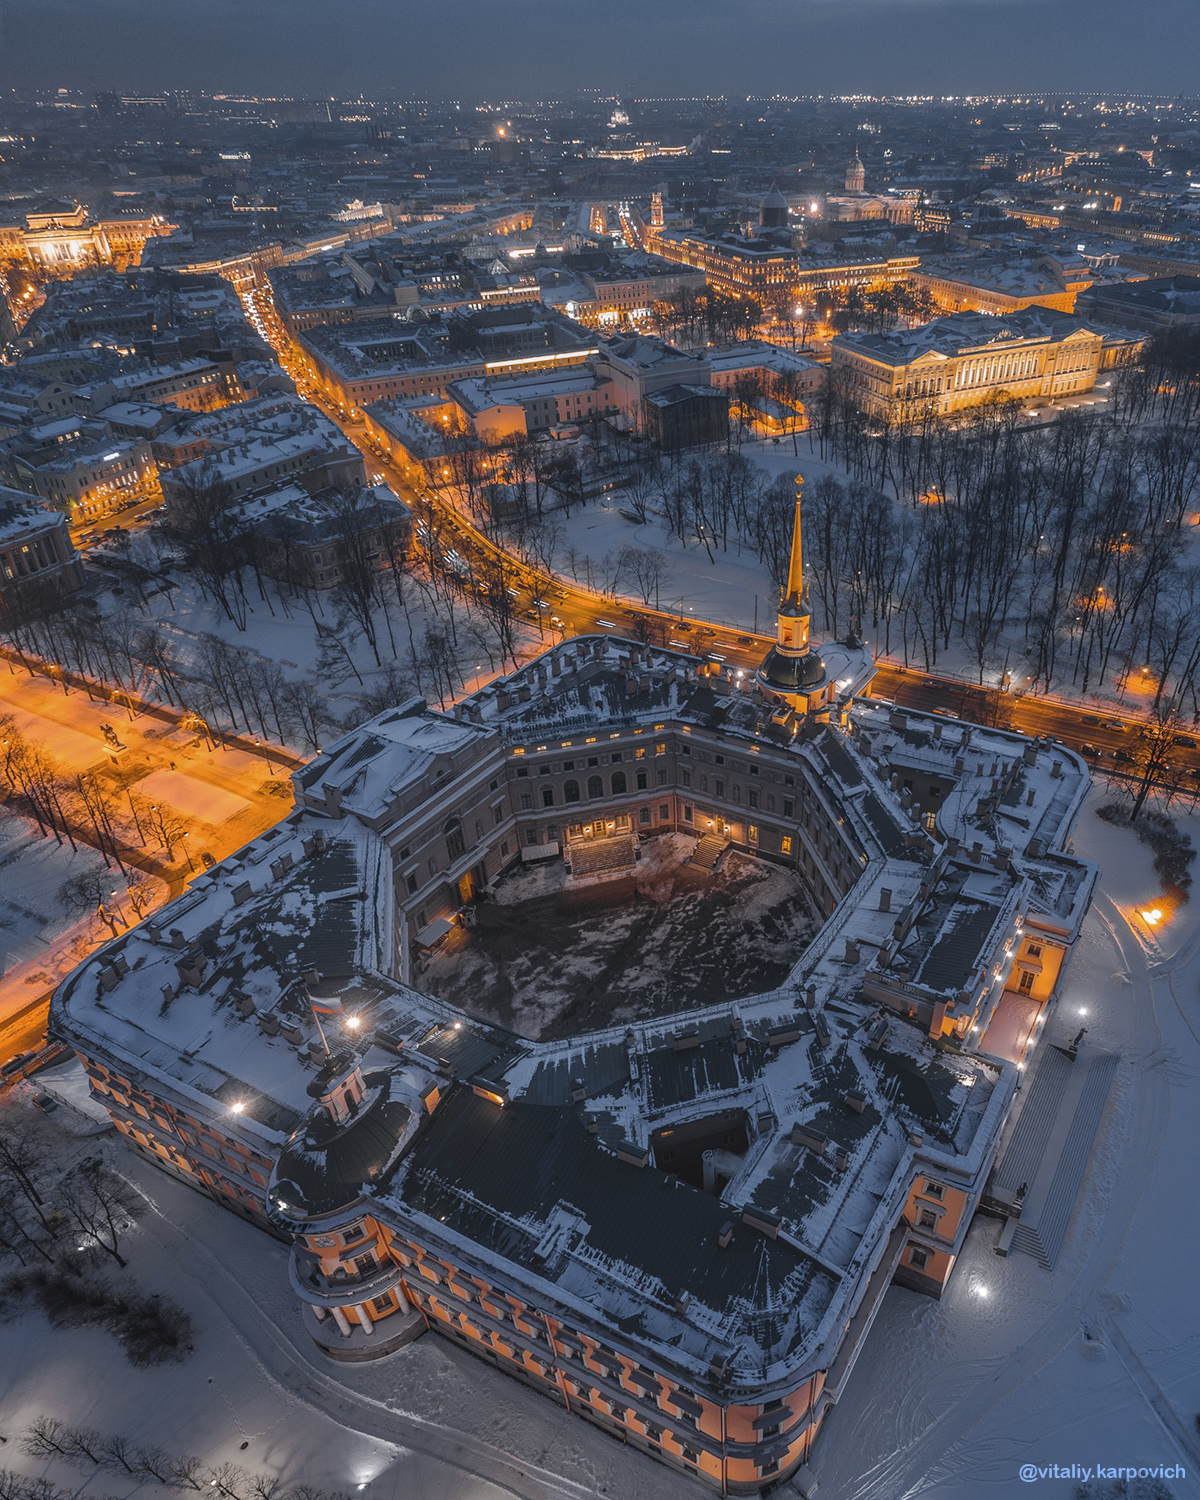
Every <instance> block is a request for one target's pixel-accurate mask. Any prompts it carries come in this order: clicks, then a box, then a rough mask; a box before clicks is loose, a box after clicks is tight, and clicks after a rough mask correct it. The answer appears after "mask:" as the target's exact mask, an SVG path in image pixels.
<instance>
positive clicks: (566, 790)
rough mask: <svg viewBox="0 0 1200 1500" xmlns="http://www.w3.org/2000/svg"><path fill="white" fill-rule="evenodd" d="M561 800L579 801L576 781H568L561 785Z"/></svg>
mask: <svg viewBox="0 0 1200 1500" xmlns="http://www.w3.org/2000/svg"><path fill="white" fill-rule="evenodd" d="M563 801H564V802H578V801H579V783H578V782H577V781H568V782H567V784H566V786H564V787H563Z"/></svg>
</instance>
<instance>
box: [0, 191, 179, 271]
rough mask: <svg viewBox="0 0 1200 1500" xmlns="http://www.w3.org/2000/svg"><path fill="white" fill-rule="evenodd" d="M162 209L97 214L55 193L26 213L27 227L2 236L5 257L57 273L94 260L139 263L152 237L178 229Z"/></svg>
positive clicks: (121, 264) (121, 267) (119, 266)
mask: <svg viewBox="0 0 1200 1500" xmlns="http://www.w3.org/2000/svg"><path fill="white" fill-rule="evenodd" d="M174 229H175V225H173V224H170V223H168V222H167V220H166V219H164V218H163V217H162V216H161V215H157V214H155V215H153V216H151V217H149V218H132V217H131V218H114V219H102V220H96V219H93V217H92V215H91V214H90V213H89V212H88V210H87V209H86V208H84V207H83V205H82V204H79V203H75V202H73V201H71V200H69V199H51V200H49V201H48V202H46V203H43V204H41V205H40V207H39V208H37V209H36V210H35V211H34V212H32V213H29V214H27V215H26V217H25V228H24V229H23V230H22V229H10V230H9V231H7V233H4V234H3V236H2V237H0V258H7V259H10V260H14V261H18V262H22V261H23V262H25V263H27V264H29V265H31V266H33V267H35V268H37V269H39V270H42V271H45V272H48V273H49V274H51V275H62V274H64V273H65V274H71V273H72V272H74V271H77V270H82V269H85V268H86V267H89V266H114V267H116V268H117V269H118V270H124V269H125V268H126V267H127V266H131V265H136V264H137V262H138V259H139V257H140V256H141V253H142V247H143V246H144V245H145V243H146V241H147V240H150V239H155V238H157V237H158V236H161V235H168V234H171V233H172V232H173V230H174Z"/></svg>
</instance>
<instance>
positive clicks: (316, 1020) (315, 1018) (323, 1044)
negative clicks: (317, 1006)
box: [312, 1010, 333, 1057]
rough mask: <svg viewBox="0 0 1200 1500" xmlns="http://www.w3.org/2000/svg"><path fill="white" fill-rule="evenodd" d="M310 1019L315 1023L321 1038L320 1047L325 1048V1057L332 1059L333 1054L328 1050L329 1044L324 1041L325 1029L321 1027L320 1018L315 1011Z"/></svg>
mask: <svg viewBox="0 0 1200 1500" xmlns="http://www.w3.org/2000/svg"><path fill="white" fill-rule="evenodd" d="M312 1018H313V1020H314V1021H315V1022H316V1023H317V1032H318V1034H319V1035H320V1038H321V1045H322V1046H323V1047H324V1048H325V1056H326V1057H332V1056H333V1053H332V1052H330V1050H329V1043H328V1042H327V1041H326V1040H325V1028H324V1027H323V1026H322V1025H321V1018H320V1016H319V1015H317V1013H316V1011H315V1010H314V1011H313V1013H312Z"/></svg>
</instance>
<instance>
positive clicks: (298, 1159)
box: [270, 1073, 411, 1216]
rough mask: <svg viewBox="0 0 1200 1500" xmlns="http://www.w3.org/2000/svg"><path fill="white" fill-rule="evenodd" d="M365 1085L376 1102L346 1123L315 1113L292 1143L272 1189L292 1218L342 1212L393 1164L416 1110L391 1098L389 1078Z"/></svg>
mask: <svg viewBox="0 0 1200 1500" xmlns="http://www.w3.org/2000/svg"><path fill="white" fill-rule="evenodd" d="M364 1082H365V1083H366V1085H367V1090H368V1095H373V1096H374V1097H368V1099H367V1100H366V1101H365V1102H364V1103H363V1105H362V1106H360V1108H359V1111H358V1113H357V1114H356V1115H352V1116H351V1117H350V1119H349V1120H347V1121H346V1122H345V1124H341V1125H339V1124H336V1123H335V1122H334V1121H333V1120H331V1119H330V1118H329V1116H328V1115H326V1114H325V1113H324V1112H323V1111H319V1110H318V1111H314V1113H313V1114H311V1115H310V1116H309V1117H308V1119H307V1120H306V1121H305V1122H304V1124H303V1125H302V1126H301V1127H300V1129H299V1130H297V1131H296V1133H295V1134H294V1135H293V1136H292V1138H291V1139H290V1140H289V1141H288V1143H287V1145H286V1146H285V1147H284V1148H283V1151H282V1152H281V1153H280V1156H279V1162H278V1164H277V1166H276V1168H275V1180H274V1182H273V1183H272V1185H271V1192H270V1199H271V1204H272V1206H273V1207H276V1208H281V1209H282V1212H284V1213H289V1214H290V1215H291V1216H294V1215H295V1213H296V1211H297V1210H299V1211H300V1212H302V1213H330V1212H332V1211H333V1210H334V1209H338V1208H343V1207H345V1206H346V1205H347V1204H350V1203H353V1202H354V1200H355V1199H356V1198H358V1197H359V1196H360V1195H361V1193H362V1189H363V1187H364V1186H365V1185H366V1184H367V1183H368V1182H371V1181H372V1180H373V1179H374V1178H376V1177H377V1176H378V1175H379V1174H380V1173H381V1172H382V1171H383V1169H384V1168H385V1167H386V1166H387V1165H388V1163H389V1162H390V1161H391V1159H392V1156H393V1155H394V1154H395V1150H396V1146H397V1144H398V1143H399V1141H400V1138H401V1136H402V1135H403V1134H404V1128H405V1126H406V1125H407V1124H408V1121H409V1118H410V1114H411V1111H410V1110H409V1108H408V1106H407V1105H406V1104H404V1103H402V1102H401V1101H400V1100H399V1099H393V1098H392V1097H391V1093H390V1089H389V1077H388V1075H387V1074H386V1073H368V1074H367V1076H366V1078H365V1080H364ZM283 1204H286V1205H287V1208H282V1205H283Z"/></svg>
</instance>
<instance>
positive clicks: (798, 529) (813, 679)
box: [756, 474, 830, 714]
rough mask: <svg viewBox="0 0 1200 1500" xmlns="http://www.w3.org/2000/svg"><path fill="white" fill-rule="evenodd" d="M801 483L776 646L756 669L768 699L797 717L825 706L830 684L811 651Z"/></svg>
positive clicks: (800, 482)
mask: <svg viewBox="0 0 1200 1500" xmlns="http://www.w3.org/2000/svg"><path fill="white" fill-rule="evenodd" d="M803 485H804V480H803V479H802V478H801V477H800V475H799V474H797V475H796V515H795V520H794V521H793V523H792V552H791V556H790V558H789V560H788V576H787V582H786V583H785V584H784V586H783V588H782V589H781V590H780V600H779V613H778V615H777V617H776V626H775V645H774V646H773V647H772V648H771V650H770V651H769V652H768V653H767V655H766V657H765V659H764V661H763V664H762V666H761V667H759V669H758V673H757V678H756V680H757V682H758V686H759V688H760V689H761V690H762V692H763V693H765V694H766V695H767V697H769V698H776V699H778V700H780V701H781V702H784V703H787V704H788V705H789V706H790V707H792V708H794V709H795V710H796V712H797V713H801V714H804V713H809V712H810V711H811V710H813V709H815V708H819V707H821V706H822V705H823V704H825V703H827V701H828V699H829V696H830V693H829V689H830V681H829V678H828V676H827V674H826V671H825V663H824V662H823V661H822V660H821V658H820V657H819V656H818V655H817V653H816V652H815V651H814V650H813V649H812V647H811V644H810V642H809V627H810V624H811V621H812V611H811V610H810V608H809V603H808V595H807V593H806V592H805V588H804V541H803V533H802V517H801V510H802V506H801V493H800V492H801V489H802V487H803Z"/></svg>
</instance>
